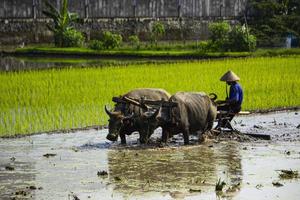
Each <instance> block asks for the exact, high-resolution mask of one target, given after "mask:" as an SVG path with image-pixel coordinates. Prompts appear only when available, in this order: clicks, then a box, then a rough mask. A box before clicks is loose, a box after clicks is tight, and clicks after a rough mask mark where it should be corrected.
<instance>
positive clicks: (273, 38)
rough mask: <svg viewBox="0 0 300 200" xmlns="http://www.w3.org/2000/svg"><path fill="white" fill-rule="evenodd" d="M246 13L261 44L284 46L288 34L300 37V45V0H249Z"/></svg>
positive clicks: (242, 21)
mask: <svg viewBox="0 0 300 200" xmlns="http://www.w3.org/2000/svg"><path fill="white" fill-rule="evenodd" d="M246 15H247V17H246V18H247V21H248V24H249V26H250V27H251V29H252V33H253V34H254V35H255V36H256V37H257V40H258V41H257V42H258V45H259V46H282V43H283V44H284V43H285V38H286V37H287V35H288V34H293V35H295V36H296V37H298V44H295V45H297V46H299V36H300V1H299V0H249V1H248V6H247V8H246ZM240 21H241V23H245V19H244V17H242V18H241V20H240Z"/></svg>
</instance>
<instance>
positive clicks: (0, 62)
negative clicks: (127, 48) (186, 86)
mask: <svg viewBox="0 0 300 200" xmlns="http://www.w3.org/2000/svg"><path fill="white" fill-rule="evenodd" d="M170 62H180V60H176V59H175V60H162V59H156V60H155V59H147V58H143V59H136V58H109V57H100V58H99V57H94V58H93V57H84V56H81V57H74V56H73V57H72V56H61V57H54V56H44V57H43V56H26V57H25V56H24V57H22V56H17V57H14V56H3V57H1V55H0V72H8V71H26V70H43V69H61V68H66V67H69V68H71V67H72V68H73V67H74V68H75V67H104V66H105V67H107V66H119V65H122V66H125V65H129V64H149V63H158V64H159V63H170Z"/></svg>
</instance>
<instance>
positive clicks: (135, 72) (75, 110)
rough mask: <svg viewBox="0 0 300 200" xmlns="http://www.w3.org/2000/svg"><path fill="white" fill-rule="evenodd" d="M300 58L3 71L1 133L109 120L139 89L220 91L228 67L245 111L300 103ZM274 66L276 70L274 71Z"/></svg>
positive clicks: (0, 92)
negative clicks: (116, 104) (119, 102)
mask: <svg viewBox="0 0 300 200" xmlns="http://www.w3.org/2000/svg"><path fill="white" fill-rule="evenodd" d="M299 58H300V57H299V56H289V57H273V58H263V57H261V58H247V59H225V60H215V61H211V60H207V61H191V62H186V63H182V62H180V63H174V64H148V65H131V66H126V67H123V66H117V67H104V68H70V69H52V70H42V71H25V72H24V71H23V72H1V73H0V82H1V83H2V84H1V86H0V110H1V114H0V136H4V135H6V136H9V135H15V134H24V133H36V132H42V131H50V130H57V129H70V128H79V127H86V126H89V125H102V124H107V116H106V114H105V112H104V110H103V108H104V105H105V104H110V105H111V106H113V104H112V102H111V98H112V97H113V96H118V95H121V94H124V93H126V92H127V91H129V90H131V89H134V88H143V87H154V88H164V89H166V90H168V91H169V92H170V93H175V92H177V91H204V92H207V93H209V92H215V93H217V94H218V95H219V98H220V99H223V98H225V84H224V83H223V82H220V81H219V78H220V77H221V75H223V74H224V73H225V72H226V71H227V70H228V69H232V70H233V71H234V72H235V73H237V74H238V75H239V76H240V78H241V84H242V86H243V88H244V91H245V102H244V104H243V110H256V109H269V108H276V107H284V106H299V105H300V79H299V75H300V68H299V65H300V59H299ZM271 70H272V73H270V71H271Z"/></svg>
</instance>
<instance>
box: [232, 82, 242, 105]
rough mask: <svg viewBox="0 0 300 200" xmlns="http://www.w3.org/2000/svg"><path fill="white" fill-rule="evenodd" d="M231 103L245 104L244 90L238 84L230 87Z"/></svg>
mask: <svg viewBox="0 0 300 200" xmlns="http://www.w3.org/2000/svg"><path fill="white" fill-rule="evenodd" d="M229 101H230V102H232V103H237V105H242V102H243V89H242V87H241V86H240V84H238V83H234V84H232V85H231V86H230V92H229Z"/></svg>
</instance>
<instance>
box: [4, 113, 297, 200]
mask: <svg viewBox="0 0 300 200" xmlns="http://www.w3.org/2000/svg"><path fill="white" fill-rule="evenodd" d="M233 124H234V126H235V128H237V129H238V130H240V131H242V132H244V133H257V134H270V135H271V140H270V141H262V140H257V141H254V142H242V143H239V142H236V141H222V142H217V141H209V142H206V143H205V144H201V145H190V146H181V145H170V146H168V147H164V148H153V147H149V148H144V146H140V145H139V144H137V142H136V141H137V138H138V135H137V134H134V135H131V136H129V138H128V141H129V145H128V146H127V147H122V146H121V145H120V144H119V143H118V142H117V143H111V142H109V141H107V140H106V139H105V137H106V134H107V129H104V130H88V131H78V132H75V133H69V134H51V135H47V134H41V135H35V136H28V137H22V138H15V139H0V197H1V198H0V199H13V198H14V199H39V200H40V199H76V198H77V199H295V200H296V199H299V196H300V190H299V188H300V179H298V178H292V179H282V178H280V176H279V174H280V171H279V170H283V169H284V170H294V171H296V170H297V171H300V127H299V124H300V113H299V114H298V112H297V111H291V112H279V113H271V114H262V115H249V116H239V117H237V118H235V122H234V123H233ZM297 127H298V128H297ZM160 132H161V130H157V131H156V133H155V134H154V136H153V138H154V139H155V137H160ZM106 172H107V174H106ZM218 179H220V180H221V181H224V182H225V183H226V185H225V186H224V188H223V192H215V185H216V182H217V181H218Z"/></svg>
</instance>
